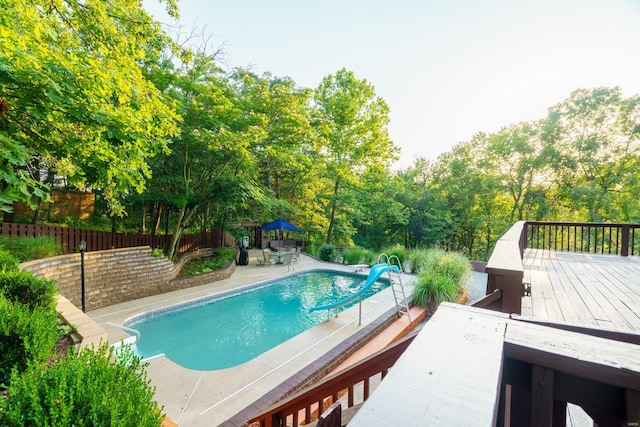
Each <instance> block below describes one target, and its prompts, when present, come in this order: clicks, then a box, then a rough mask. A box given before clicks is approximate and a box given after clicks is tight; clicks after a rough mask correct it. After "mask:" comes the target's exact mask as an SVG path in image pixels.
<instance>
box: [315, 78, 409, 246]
mask: <svg viewBox="0 0 640 427" xmlns="http://www.w3.org/2000/svg"><path fill="white" fill-rule="evenodd" d="M313 100H314V103H315V107H316V109H317V114H318V119H317V122H316V124H317V129H318V132H319V135H320V136H321V138H322V140H321V141H322V147H321V148H320V150H321V154H322V156H323V158H324V161H325V163H326V167H327V172H326V180H327V183H328V189H327V190H328V191H326V197H327V200H328V206H327V209H328V214H327V216H328V218H329V221H328V222H329V224H328V228H327V232H326V240H325V241H326V243H327V244H328V243H331V239H332V237H333V234H334V231H335V230H336V229H337V228H342V229H343V231H345V232H351V233H352V229H350V228H351V225H350V223H349V221H348V220H347V218H346V217H345V216H344V209H346V208H347V206H348V203H347V201H346V200H343V196H344V194H343V192H344V190H345V189H347V188H349V187H351V188H356V187H358V186H359V185H360V180H361V177H362V175H363V174H364V173H365V171H366V170H367V168H368V167H369V166H372V165H376V164H377V165H381V166H383V167H388V166H389V164H390V163H391V161H392V160H394V159H395V158H396V152H397V148H396V146H395V145H394V144H393V142H392V141H391V140H390V139H389V134H388V130H387V125H388V123H389V107H388V106H387V104H386V102H385V101H384V100H383V99H382V98H380V97H379V96H377V95H376V94H375V89H374V87H373V85H371V84H370V83H368V82H367V81H366V80H358V79H357V78H356V77H355V75H354V73H353V72H351V71H347V70H346V69H344V68H343V69H341V70H339V71H338V72H337V73H336V74H335V75H329V76H327V77H325V78H324V79H322V82H321V83H320V85H319V86H318V88H317V89H316V90H315V92H314V97H313ZM338 219H341V220H342V221H340V222H341V223H342V226H341V225H340V224H338ZM345 227H346V228H345ZM338 231H339V230H338Z"/></svg>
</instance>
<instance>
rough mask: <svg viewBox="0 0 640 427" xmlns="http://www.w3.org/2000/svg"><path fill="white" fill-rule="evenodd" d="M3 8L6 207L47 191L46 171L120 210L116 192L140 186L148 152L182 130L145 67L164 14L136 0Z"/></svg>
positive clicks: (0, 102) (38, 1)
mask: <svg viewBox="0 0 640 427" xmlns="http://www.w3.org/2000/svg"><path fill="white" fill-rule="evenodd" d="M170 4H173V2H171V3H170ZM0 10H2V13H1V14H0V141H1V142H2V149H1V150H0V151H1V152H2V154H1V155H0V164H1V165H2V167H0V170H2V173H1V174H0V179H2V180H1V181H0V192H1V196H2V197H0V208H1V209H2V210H5V211H7V210H9V209H10V208H9V207H8V206H9V204H10V203H12V202H13V201H16V200H24V201H27V202H30V203H31V204H35V203H36V202H37V198H40V197H46V193H47V188H46V186H44V185H43V184H42V181H43V178H42V177H41V176H40V175H41V174H40V171H46V173H45V177H44V179H46V175H47V174H56V175H58V176H61V177H64V179H65V181H66V182H67V183H68V184H69V185H71V186H75V187H78V188H87V187H91V188H93V189H95V190H99V191H101V192H102V193H103V194H104V197H105V199H106V200H107V201H108V202H109V207H110V210H111V212H112V213H114V214H123V210H122V205H121V203H120V196H121V195H123V194H126V193H128V192H131V191H137V192H140V191H142V190H143V189H144V184H145V180H146V179H147V178H148V177H149V174H150V169H149V167H148V165H147V159H148V158H149V157H150V156H153V155H155V154H157V153H158V152H161V151H163V150H165V149H166V138H167V137H168V136H169V135H171V134H172V133H174V132H175V131H176V127H175V120H176V117H175V115H174V114H173V111H172V109H171V106H170V105H169V103H168V102H167V100H166V98H164V97H163V96H162V95H161V94H160V92H159V91H158V90H157V89H156V87H154V85H153V84H151V83H150V82H149V81H148V80H147V79H146V78H145V76H144V75H143V71H142V69H141V64H143V63H144V61H145V56H146V55H147V54H148V52H149V51H151V50H153V49H159V48H162V47H163V45H164V43H165V42H166V38H165V37H164V36H163V34H162V32H161V30H160V26H159V24H158V23H156V22H154V21H153V20H152V19H151V17H150V16H149V15H148V14H147V13H146V12H145V11H144V9H143V8H142V7H141V5H140V3H139V2H135V1H130V0H114V1H109V2H102V1H77V0H76V1H74V0H66V1H63V0H55V1H44V0H34V1H31V2H25V1H21V0H0ZM12 177H13V178H12Z"/></svg>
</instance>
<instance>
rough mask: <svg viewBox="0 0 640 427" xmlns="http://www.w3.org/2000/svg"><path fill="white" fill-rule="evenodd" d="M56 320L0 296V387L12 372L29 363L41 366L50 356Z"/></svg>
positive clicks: (53, 314) (52, 315) (51, 313)
mask: <svg viewBox="0 0 640 427" xmlns="http://www.w3.org/2000/svg"><path fill="white" fill-rule="evenodd" d="M57 318H58V315H57V313H56V312H55V311H53V310H39V309H38V310H34V311H32V310H30V309H29V307H28V306H26V305H23V304H19V303H12V302H11V301H9V300H8V299H7V298H5V297H4V295H3V294H2V293H1V292H0V385H2V384H5V385H6V384H8V381H9V377H10V375H11V371H12V369H13V370H16V371H17V372H21V371H23V370H25V369H26V368H27V366H28V364H29V363H35V364H43V363H44V362H46V360H47V359H48V358H49V357H50V356H51V355H52V353H53V350H54V348H55V345H56V342H57V340H58V323H57ZM0 400H1V399H0Z"/></svg>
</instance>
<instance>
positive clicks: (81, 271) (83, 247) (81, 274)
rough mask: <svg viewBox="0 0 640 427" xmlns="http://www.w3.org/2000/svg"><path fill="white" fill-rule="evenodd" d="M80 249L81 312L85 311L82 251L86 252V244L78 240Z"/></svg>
mask: <svg viewBox="0 0 640 427" xmlns="http://www.w3.org/2000/svg"><path fill="white" fill-rule="evenodd" d="M78 249H80V284H81V292H82V311H83V312H84V311H85V305H84V251H86V250H87V242H85V241H84V240H80V245H79V246H78Z"/></svg>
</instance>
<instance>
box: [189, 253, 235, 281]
mask: <svg viewBox="0 0 640 427" xmlns="http://www.w3.org/2000/svg"><path fill="white" fill-rule="evenodd" d="M235 256H236V250H235V248H220V249H216V250H215V251H214V252H213V254H212V255H211V256H207V257H206V258H198V259H194V260H193V261H190V262H189V263H188V264H187V265H185V266H184V268H183V269H182V274H183V275H185V276H191V275H194V274H201V273H208V272H210V271H215V270H219V269H221V268H223V267H224V266H226V265H227V264H229V262H230V261H231V260H232V259H234V258H235Z"/></svg>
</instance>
